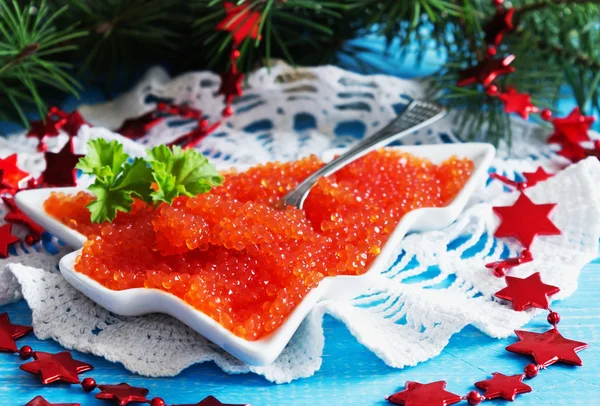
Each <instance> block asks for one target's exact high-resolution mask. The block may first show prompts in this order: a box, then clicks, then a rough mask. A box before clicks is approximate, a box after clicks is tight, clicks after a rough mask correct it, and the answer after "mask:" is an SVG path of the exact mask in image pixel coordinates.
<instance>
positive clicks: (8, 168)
mask: <svg viewBox="0 0 600 406" xmlns="http://www.w3.org/2000/svg"><path fill="white" fill-rule="evenodd" d="M0 170H2V171H3V172H4V174H3V176H2V183H4V184H6V185H7V186H9V187H10V188H12V189H19V183H21V181H22V180H24V179H25V178H28V177H29V174H28V173H27V172H25V171H22V170H21V169H19V167H18V166H17V154H12V155H9V156H8V157H6V158H0Z"/></svg>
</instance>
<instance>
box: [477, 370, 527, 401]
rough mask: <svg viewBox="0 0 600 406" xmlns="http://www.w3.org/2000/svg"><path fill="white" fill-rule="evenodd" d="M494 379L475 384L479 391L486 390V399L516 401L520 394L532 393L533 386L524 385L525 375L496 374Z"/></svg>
mask: <svg viewBox="0 0 600 406" xmlns="http://www.w3.org/2000/svg"><path fill="white" fill-rule="evenodd" d="M492 376H493V378H492V379H488V380H486V381H479V382H476V383H475V386H477V387H478V388H479V389H483V390H485V394H484V395H483V396H485V398H486V399H495V398H502V399H505V400H515V398H516V397H517V395H518V394H520V393H527V392H531V386H529V385H525V384H524V383H523V375H511V376H507V375H504V374H501V373H500V372H494V373H493V374H492Z"/></svg>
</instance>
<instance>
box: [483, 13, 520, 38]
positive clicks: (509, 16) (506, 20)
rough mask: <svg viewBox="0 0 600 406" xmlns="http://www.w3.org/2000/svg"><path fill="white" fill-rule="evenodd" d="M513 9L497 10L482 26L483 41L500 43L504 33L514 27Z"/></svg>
mask: <svg viewBox="0 0 600 406" xmlns="http://www.w3.org/2000/svg"><path fill="white" fill-rule="evenodd" d="M514 15H515V9H514V8H509V9H508V10H498V11H497V12H496V14H495V15H494V17H493V18H492V19H491V20H490V21H488V22H487V24H485V25H484V26H483V31H484V32H485V42H487V43H488V44H491V45H496V46H498V45H500V44H501V43H502V39H503V38H504V35H505V34H506V33H508V32H511V31H513V30H514V29H515V24H514V23H513V17H514Z"/></svg>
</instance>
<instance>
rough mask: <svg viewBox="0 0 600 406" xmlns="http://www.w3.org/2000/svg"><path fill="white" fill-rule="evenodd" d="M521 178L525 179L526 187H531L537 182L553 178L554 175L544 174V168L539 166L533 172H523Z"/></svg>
mask: <svg viewBox="0 0 600 406" xmlns="http://www.w3.org/2000/svg"><path fill="white" fill-rule="evenodd" d="M523 176H524V177H525V179H526V180H525V182H526V183H527V186H528V187H531V186H534V185H536V184H537V183H539V182H543V181H545V180H547V179H549V178H551V177H552V176H554V174H552V173H548V172H546V171H545V170H544V168H542V167H541V166H540V167H538V168H537V169H536V170H535V172H523Z"/></svg>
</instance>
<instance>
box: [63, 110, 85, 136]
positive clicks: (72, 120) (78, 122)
mask: <svg viewBox="0 0 600 406" xmlns="http://www.w3.org/2000/svg"><path fill="white" fill-rule="evenodd" d="M84 124H87V125H89V124H88V123H87V122H86V121H85V120H84V119H83V117H81V114H79V112H78V111H74V112H72V113H70V114H69V115H68V116H67V121H66V122H65V125H63V127H62V129H63V130H64V131H65V132H66V133H67V134H69V136H70V137H75V136H76V135H77V133H78V132H79V129H80V128H81V126H82V125H84Z"/></svg>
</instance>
